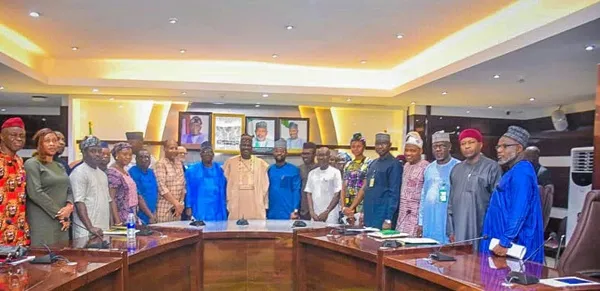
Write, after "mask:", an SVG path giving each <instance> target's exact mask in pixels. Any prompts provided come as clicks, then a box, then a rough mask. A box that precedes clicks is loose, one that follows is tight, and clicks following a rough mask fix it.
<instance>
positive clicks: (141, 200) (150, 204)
mask: <svg viewBox="0 0 600 291" xmlns="http://www.w3.org/2000/svg"><path fill="white" fill-rule="evenodd" d="M135 160H136V163H135V165H134V166H133V167H131V168H129V175H130V176H131V179H133V181H135V185H136V188H137V191H138V204H139V206H140V207H139V211H138V216H139V217H140V219H141V220H142V221H143V222H144V223H145V224H150V223H156V203H157V202H158V183H157V182H156V176H155V175H154V171H153V170H152V169H150V163H151V160H152V158H151V156H150V152H149V151H148V150H146V149H141V150H140V151H139V152H138V154H137V155H136V156H135Z"/></svg>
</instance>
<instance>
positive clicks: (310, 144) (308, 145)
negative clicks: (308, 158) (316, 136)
mask: <svg viewBox="0 0 600 291" xmlns="http://www.w3.org/2000/svg"><path fill="white" fill-rule="evenodd" d="M302 149H315V150H316V149H317V145H316V144H315V143H314V142H310V141H309V142H305V143H304V144H303V145H302Z"/></svg>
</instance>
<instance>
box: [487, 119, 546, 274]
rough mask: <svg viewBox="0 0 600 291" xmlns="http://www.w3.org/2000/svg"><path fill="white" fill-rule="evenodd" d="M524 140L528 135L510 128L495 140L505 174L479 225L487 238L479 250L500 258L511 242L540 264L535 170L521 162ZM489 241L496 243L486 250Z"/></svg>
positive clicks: (540, 221) (539, 209)
mask: <svg viewBox="0 0 600 291" xmlns="http://www.w3.org/2000/svg"><path fill="white" fill-rule="evenodd" d="M528 141H529V132H527V130H525V129H523V128H521V127H518V126H510V127H509V128H508V131H507V132H506V133H505V134H504V135H503V136H502V137H501V138H500V140H499V141H498V145H497V146H496V151H497V152H498V164H500V165H501V166H504V167H506V168H507V169H508V171H507V172H506V173H505V174H504V176H502V179H501V180H500V183H499V184H498V187H496V189H495V190H494V193H493V194H492V198H491V200H490V205H489V207H488V210H487V213H486V215H485V220H484V223H483V234H484V235H487V236H488V238H487V239H484V240H482V242H481V248H480V250H481V252H484V253H489V252H490V251H491V252H493V253H494V254H495V255H497V256H502V257H503V256H506V253H507V251H508V249H509V248H510V247H511V246H512V245H513V243H514V244H518V245H521V246H525V247H526V248H527V250H526V253H525V257H527V258H531V260H532V261H535V262H538V263H542V262H543V261H544V252H540V251H537V252H536V250H537V249H538V247H539V246H540V245H542V243H543V241H544V222H543V219H542V204H541V201H540V194H539V190H538V186H537V184H538V183H537V177H536V173H535V170H534V168H533V165H532V164H531V163H530V162H529V161H527V160H525V159H524V150H525V147H527V142H528ZM493 238H496V239H498V240H499V243H498V244H497V245H496V246H495V247H493V248H492V250H489V244H490V240H491V239H493Z"/></svg>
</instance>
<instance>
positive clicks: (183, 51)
mask: <svg viewBox="0 0 600 291" xmlns="http://www.w3.org/2000/svg"><path fill="white" fill-rule="evenodd" d="M179 52H180V53H182V54H185V53H186V52H187V51H186V50H185V49H180V50H179Z"/></svg>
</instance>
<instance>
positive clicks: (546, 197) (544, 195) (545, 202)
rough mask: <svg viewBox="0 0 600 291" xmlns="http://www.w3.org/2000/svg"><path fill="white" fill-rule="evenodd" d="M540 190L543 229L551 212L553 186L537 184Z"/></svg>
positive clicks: (546, 225)
mask: <svg viewBox="0 0 600 291" xmlns="http://www.w3.org/2000/svg"><path fill="white" fill-rule="evenodd" d="M538 189H539V190H540V196H541V197H540V198H541V199H540V200H541V201H542V216H543V217H544V230H546V227H548V222H549V221H550V212H552V203H554V187H553V186H552V185H546V186H542V185H538Z"/></svg>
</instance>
